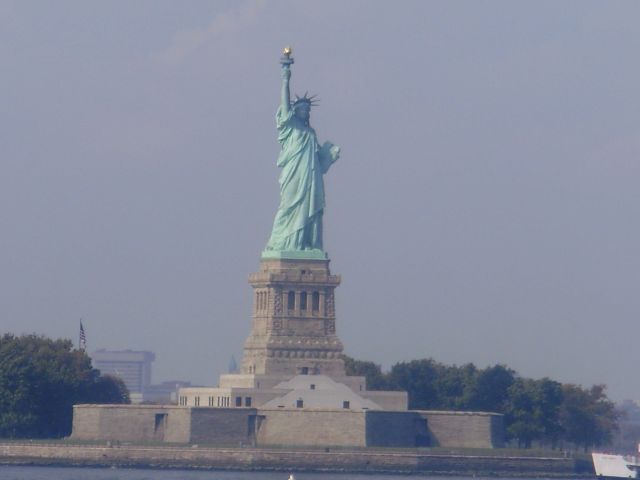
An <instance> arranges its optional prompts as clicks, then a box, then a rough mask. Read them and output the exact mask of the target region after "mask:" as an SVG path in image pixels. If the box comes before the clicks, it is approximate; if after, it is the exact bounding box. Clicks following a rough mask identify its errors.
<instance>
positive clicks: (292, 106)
mask: <svg viewBox="0 0 640 480" xmlns="http://www.w3.org/2000/svg"><path fill="white" fill-rule="evenodd" d="M292 63H293V58H291V49H290V48H288V47H287V48H285V49H284V52H283V57H282V58H281V59H280V65H281V74H282V92H281V97H280V107H279V108H278V113H277V114H276V126H277V128H278V142H279V143H280V155H279V156H278V162H277V165H278V167H280V169H281V171H280V179H279V184H280V206H279V207H278V211H277V213H276V218H275V220H274V222H273V230H272V231H271V237H270V238H269V242H268V243H267V246H266V248H265V250H264V252H262V257H263V258H296V259H310V260H311V259H316V260H320V259H326V258H327V254H326V253H325V252H324V250H323V247H322V216H323V214H324V206H325V199H324V179H323V176H324V174H325V173H327V171H328V170H329V167H330V166H331V165H332V164H333V163H334V162H335V161H336V160H337V159H338V156H339V155H340V148H339V147H338V146H336V145H333V144H332V143H330V142H325V144H324V145H322V146H321V145H320V144H319V143H318V139H317V137H316V132H315V130H314V129H313V128H311V125H310V124H309V119H310V116H311V107H312V106H313V105H314V104H315V103H314V97H313V96H311V97H309V96H307V94H306V93H305V94H304V96H302V97H299V96H297V95H296V97H295V99H294V100H293V101H292V100H291V93H290V89H289V80H290V78H291V64H292Z"/></svg>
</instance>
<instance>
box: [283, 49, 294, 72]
mask: <svg viewBox="0 0 640 480" xmlns="http://www.w3.org/2000/svg"><path fill="white" fill-rule="evenodd" d="M292 53H293V49H292V48H291V47H284V49H283V50H282V57H280V65H282V67H283V68H289V67H290V66H291V64H292V63H293V58H291V54H292Z"/></svg>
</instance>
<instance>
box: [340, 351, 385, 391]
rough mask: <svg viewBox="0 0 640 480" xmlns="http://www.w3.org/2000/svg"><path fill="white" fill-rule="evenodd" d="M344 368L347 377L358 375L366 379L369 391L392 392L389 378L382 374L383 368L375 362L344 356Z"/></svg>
mask: <svg viewBox="0 0 640 480" xmlns="http://www.w3.org/2000/svg"><path fill="white" fill-rule="evenodd" d="M342 359H343V360H344V368H345V371H346V372H347V375H356V376H362V377H365V378H366V381H367V390H391V389H393V387H392V385H389V381H388V379H387V376H386V375H385V374H384V373H382V367H380V365H377V364H375V363H373V362H368V361H363V360H356V359H354V358H351V357H349V356H347V355H343V356H342Z"/></svg>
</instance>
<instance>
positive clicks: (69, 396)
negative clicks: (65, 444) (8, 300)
mask: <svg viewBox="0 0 640 480" xmlns="http://www.w3.org/2000/svg"><path fill="white" fill-rule="evenodd" d="M128 401H129V396H128V392H127V390H126V387H124V385H123V384H122V382H121V381H119V380H116V379H114V378H112V377H101V376H100V372H99V371H98V370H96V369H94V368H91V359H90V358H89V357H88V356H87V355H86V353H84V352H83V351H80V350H74V349H73V344H72V343H71V341H70V340H52V339H49V338H45V337H42V336H38V335H24V336H20V337H16V336H14V335H11V334H5V335H3V336H2V337H0V436H4V437H18V438H47V437H48V438H52V437H63V436H66V435H69V433H70V432H71V422H72V415H73V405H74V404H77V403H96V402H100V403H128Z"/></svg>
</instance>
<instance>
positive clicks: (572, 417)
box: [560, 384, 619, 451]
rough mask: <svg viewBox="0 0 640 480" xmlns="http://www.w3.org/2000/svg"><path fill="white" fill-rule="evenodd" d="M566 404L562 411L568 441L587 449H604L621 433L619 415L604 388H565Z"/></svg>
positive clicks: (602, 386) (563, 387) (561, 418)
mask: <svg viewBox="0 0 640 480" xmlns="http://www.w3.org/2000/svg"><path fill="white" fill-rule="evenodd" d="M562 391H563V395H564V401H563V402H562V407H561V409H560V423H561V425H562V428H563V430H564V432H565V435H564V438H565V439H566V440H567V441H569V442H572V443H574V444H575V445H578V446H582V447H584V449H585V451H586V450H587V449H588V448H589V447H591V446H601V445H605V444H608V443H610V442H611V440H612V438H613V433H614V432H615V431H616V430H617V428H618V426H617V420H618V416H619V413H618V412H617V411H616V409H615V405H614V404H613V402H612V401H611V400H609V399H608V398H607V396H606V394H605V386H604V385H594V386H592V387H591V388H590V389H584V388H582V387H580V386H579V385H573V384H565V385H563V386H562Z"/></svg>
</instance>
